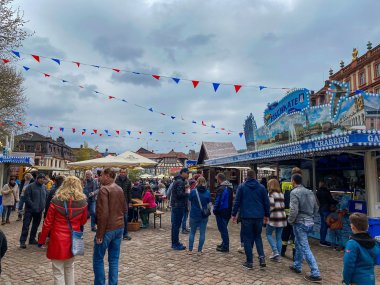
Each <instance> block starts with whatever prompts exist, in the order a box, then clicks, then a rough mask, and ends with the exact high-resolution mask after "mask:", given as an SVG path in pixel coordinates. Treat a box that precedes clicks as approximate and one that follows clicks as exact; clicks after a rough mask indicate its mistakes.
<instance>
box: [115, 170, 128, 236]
mask: <svg viewBox="0 0 380 285" xmlns="http://www.w3.org/2000/svg"><path fill="white" fill-rule="evenodd" d="M115 183H116V184H117V185H119V186H120V187H121V189H123V192H124V197H125V201H126V202H127V205H128V207H129V206H130V204H131V203H132V201H131V189H132V183H131V181H130V180H129V179H128V172H127V170H126V169H124V168H122V169H120V172H119V176H118V177H117V178H116V180H115ZM123 239H124V240H131V239H132V238H131V237H130V236H129V235H128V211H127V212H125V214H124V233H123Z"/></svg>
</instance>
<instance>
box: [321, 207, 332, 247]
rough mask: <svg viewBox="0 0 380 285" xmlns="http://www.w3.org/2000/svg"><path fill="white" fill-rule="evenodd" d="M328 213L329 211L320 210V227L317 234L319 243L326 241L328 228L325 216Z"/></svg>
mask: <svg viewBox="0 0 380 285" xmlns="http://www.w3.org/2000/svg"><path fill="white" fill-rule="evenodd" d="M329 214H330V212H329V211H321V212H320V216H321V229H320V231H319V235H320V239H319V242H320V243H325V242H326V235H327V229H328V226H327V224H326V218H327V216H328V215H329Z"/></svg>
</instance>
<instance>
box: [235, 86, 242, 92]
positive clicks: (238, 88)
mask: <svg viewBox="0 0 380 285" xmlns="http://www.w3.org/2000/svg"><path fill="white" fill-rule="evenodd" d="M234 87H235V92H236V93H238V92H239V90H240V88H241V85H234Z"/></svg>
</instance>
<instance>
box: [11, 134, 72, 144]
mask: <svg viewBox="0 0 380 285" xmlns="http://www.w3.org/2000/svg"><path fill="white" fill-rule="evenodd" d="M15 138H16V141H18V142H21V141H28V142H45V141H47V142H51V143H54V144H58V145H62V146H65V147H68V148H70V147H69V146H68V145H67V144H65V140H64V138H63V137H61V136H60V137H58V138H57V139H56V140H54V139H53V138H52V137H47V136H44V135H41V134H39V133H37V132H33V131H32V132H27V133H24V134H21V135H17V136H15Z"/></svg>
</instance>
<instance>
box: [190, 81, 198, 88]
mask: <svg viewBox="0 0 380 285" xmlns="http://www.w3.org/2000/svg"><path fill="white" fill-rule="evenodd" d="M191 82H193V86H194V88H197V86H198V84H199V81H198V80H191Z"/></svg>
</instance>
